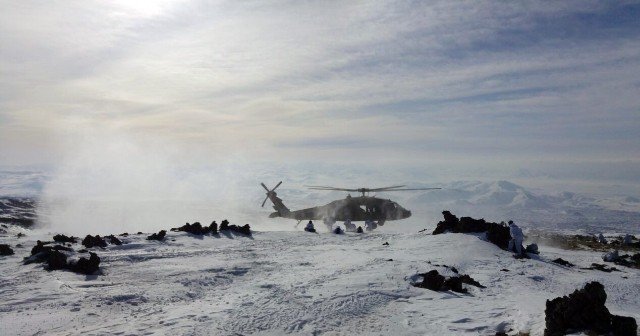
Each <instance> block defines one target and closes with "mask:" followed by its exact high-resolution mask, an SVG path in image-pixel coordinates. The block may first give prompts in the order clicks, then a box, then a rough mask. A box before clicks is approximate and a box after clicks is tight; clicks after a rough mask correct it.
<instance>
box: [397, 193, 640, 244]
mask: <svg viewBox="0 0 640 336" xmlns="http://www.w3.org/2000/svg"><path fill="white" fill-rule="evenodd" d="M438 186H440V187H442V188H443V189H442V190H434V191H427V192H423V193H420V194H415V195H413V196H411V197H409V198H408V199H407V202H409V203H410V204H413V205H414V206H426V207H428V208H438V209H440V208H441V209H448V210H452V211H454V212H455V211H457V212H459V213H460V215H463V216H475V217H478V216H486V217H488V218H491V219H494V220H498V219H501V218H509V219H513V220H518V221H520V222H522V223H524V224H525V225H526V226H529V227H545V228H553V229H557V230H584V231H587V232H602V231H609V232H610V231H614V232H628V233H638V231H640V202H639V200H638V199H637V198H635V197H631V196H592V195H583V194H577V193H572V192H560V193H557V194H539V193H538V194H537V193H534V192H532V191H529V190H527V189H526V188H525V187H523V186H520V185H517V184H515V183H512V182H508V181H495V182H478V181H457V182H451V183H446V184H440V185H438Z"/></svg>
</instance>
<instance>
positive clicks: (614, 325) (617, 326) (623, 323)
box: [611, 315, 638, 336]
mask: <svg viewBox="0 0 640 336" xmlns="http://www.w3.org/2000/svg"><path fill="white" fill-rule="evenodd" d="M637 331H638V324H637V323H636V319H634V318H633V317H630V316H618V315H611V333H612V334H613V335H621V336H623V335H624V336H626V335H629V336H637V335H638V334H637Z"/></svg>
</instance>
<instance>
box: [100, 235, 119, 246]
mask: <svg viewBox="0 0 640 336" xmlns="http://www.w3.org/2000/svg"><path fill="white" fill-rule="evenodd" d="M104 238H105V239H108V240H109V243H110V244H112V245H122V241H121V240H120V239H118V237H116V236H114V235H110V236H105V237H104Z"/></svg>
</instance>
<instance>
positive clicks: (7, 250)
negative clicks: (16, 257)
mask: <svg viewBox="0 0 640 336" xmlns="http://www.w3.org/2000/svg"><path fill="white" fill-rule="evenodd" d="M12 254H13V249H12V248H11V246H9V245H7V244H0V255H3V256H8V255H12Z"/></svg>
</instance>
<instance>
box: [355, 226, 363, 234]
mask: <svg viewBox="0 0 640 336" xmlns="http://www.w3.org/2000/svg"><path fill="white" fill-rule="evenodd" d="M356 232H357V233H364V230H362V226H358V229H357V230H356Z"/></svg>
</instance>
